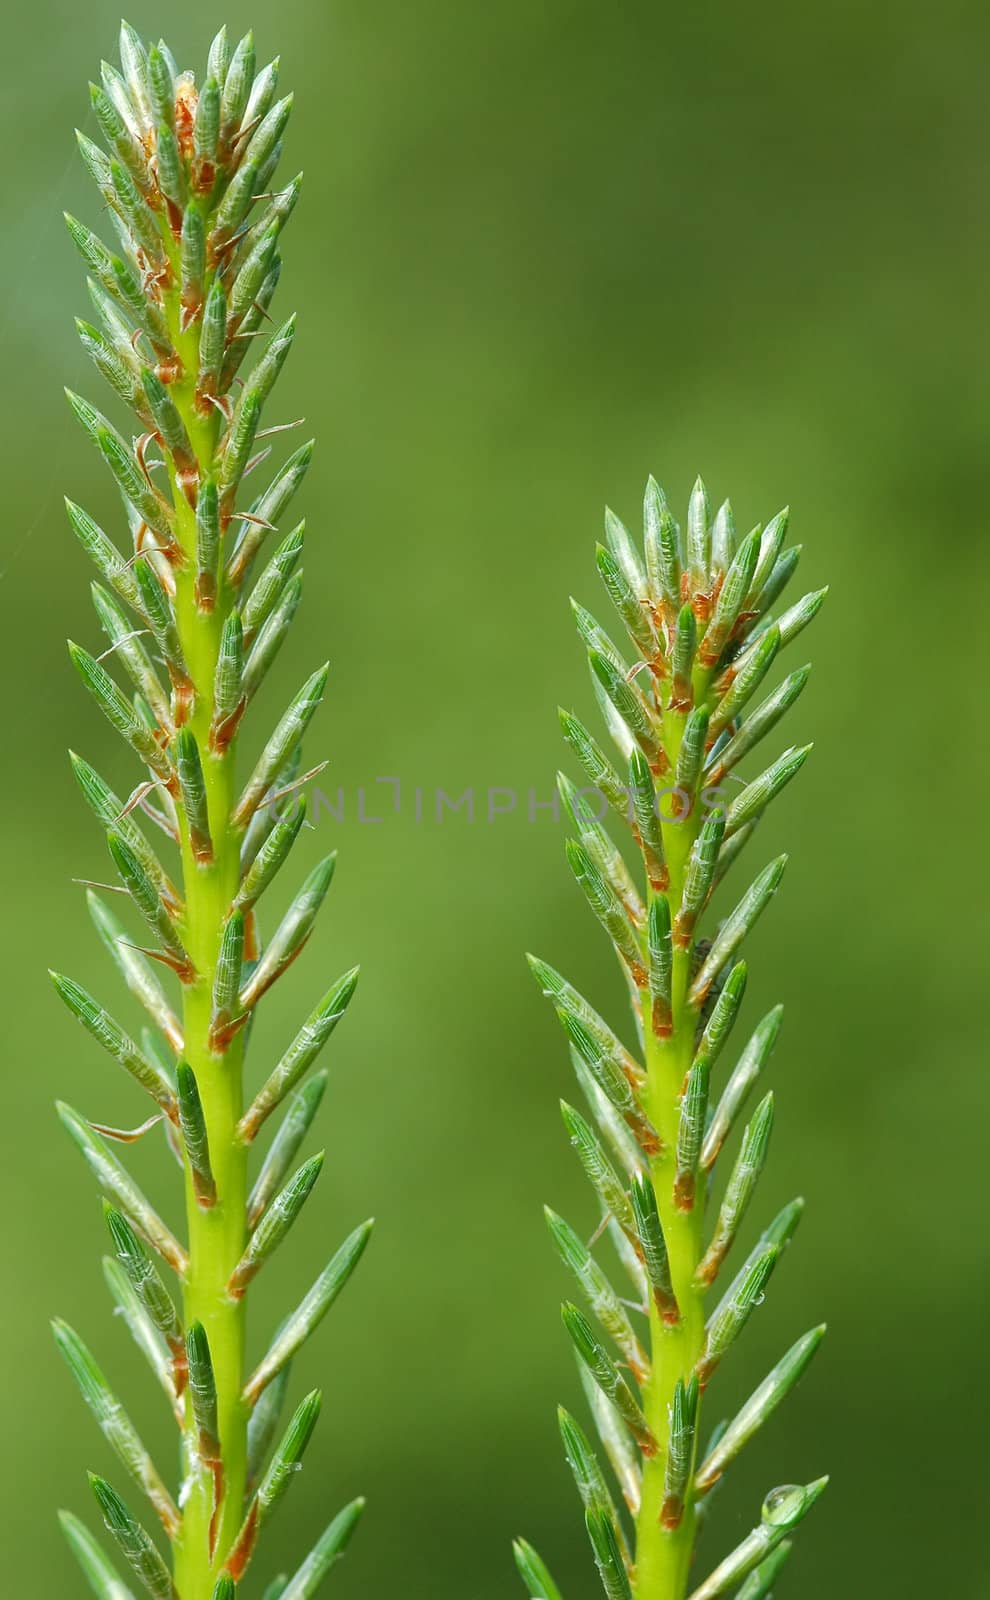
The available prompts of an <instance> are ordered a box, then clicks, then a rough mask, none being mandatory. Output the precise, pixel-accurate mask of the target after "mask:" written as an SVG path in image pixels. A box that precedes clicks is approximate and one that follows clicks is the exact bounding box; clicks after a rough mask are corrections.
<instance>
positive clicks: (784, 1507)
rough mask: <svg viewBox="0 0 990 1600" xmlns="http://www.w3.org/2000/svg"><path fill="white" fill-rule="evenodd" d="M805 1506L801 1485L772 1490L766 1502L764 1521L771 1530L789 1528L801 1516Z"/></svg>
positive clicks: (789, 1485) (794, 1484)
mask: <svg viewBox="0 0 990 1600" xmlns="http://www.w3.org/2000/svg"><path fill="white" fill-rule="evenodd" d="M803 1504H804V1490H803V1489H802V1488H801V1486H800V1484H796V1483H785V1484H782V1485H781V1487H780V1488H779V1489H771V1490H770V1493H769V1494H768V1495H767V1497H766V1499H765V1500H764V1502H763V1511H762V1517H763V1521H764V1523H766V1524H767V1526H768V1527H771V1528H787V1527H789V1526H790V1525H791V1523H793V1522H794V1521H795V1519H796V1518H797V1517H798V1516H799V1515H800V1513H801V1507H802V1506H803Z"/></svg>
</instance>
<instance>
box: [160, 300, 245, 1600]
mask: <svg viewBox="0 0 990 1600" xmlns="http://www.w3.org/2000/svg"><path fill="white" fill-rule="evenodd" d="M170 312H171V317H170V320H172V319H173V318H174V319H175V320H174V337H175V343H176V348H177V349H178V350H179V353H180V356H181V357H182V360H183V364H184V369H185V372H184V376H183V377H182V378H181V379H180V380H179V381H178V382H176V383H175V384H174V385H173V388H172V395H173V398H174V400H175V403H176V406H177V407H178V409H179V412H180V415H181V416H182V418H183V421H184V422H185V425H186V428H187V431H188V433H189V437H190V439H191V440H192V443H193V446H194V448H195V450H196V454H197V458H198V460H199V464H200V468H201V470H203V471H206V472H210V471H212V470H213V467H214V454H215V448H216V436H217V425H216V422H215V421H214V420H213V419H207V420H205V421H204V419H203V418H202V417H200V416H198V415H197V413H196V411H195V408H194V405H193V396H194V393H195V381H196V374H197V372H198V334H197V332H196V330H195V329H194V330H192V331H191V332H189V333H187V334H182V333H181V332H180V330H179V328H178V323H177V318H178V307H177V306H173V307H170ZM173 504H174V507H175V517H176V532H177V536H178V538H179V542H180V544H181V545H182V548H183V550H184V552H185V555H186V558H187V559H186V564H185V566H183V567H182V568H181V570H180V571H179V572H178V573H177V576H176V595H175V615H176V623H177V627H178V631H179V637H180V641H181V643H182V648H183V653H184V655H185V660H186V664H187V666H188V668H189V674H190V677H191V678H192V681H193V685H194V688H195V699H194V704H193V709H192V715H191V717H190V723H189V725H190V727H191V729H192V732H193V734H194V735H195V738H196V743H197V745H198V748H199V752H200V759H201V761H202V766H203V776H204V782H205V785H206V794H207V805H208V810H209V820H210V835H211V838H212V840H213V860H212V861H211V862H209V863H206V864H203V863H202V862H197V860H196V859H195V857H194V855H193V852H192V849H191V848H190V843H189V838H188V834H187V831H186V828H185V823H184V819H182V822H181V828H182V867H183V882H184V892H185V904H186V911H185V925H184V934H185V941H186V947H187V949H188V951H189V954H190V956H191V958H192V961H193V964H194V966H195V968H196V973H197V977H196V981H195V982H194V983H193V984H190V985H188V986H187V987H186V990H185V994H184V1009H183V1032H184V1037H185V1052H184V1054H185V1059H186V1061H187V1062H188V1064H189V1066H190V1067H191V1068H192V1069H193V1072H194V1073H195V1075H196V1080H197V1083H198V1086H199V1091H200V1097H201V1100H202V1104H203V1112H204V1115H205V1119H206V1127H207V1133H208V1137H209V1148H210V1161H211V1165H212V1169H213V1176H214V1179H215V1182H216V1190H217V1199H216V1204H215V1205H214V1206H212V1207H210V1208H209V1209H206V1210H204V1209H203V1208H202V1207H201V1206H200V1205H199V1204H198V1202H197V1200H196V1196H195V1193H194V1190H193V1185H192V1179H191V1175H190V1173H189V1171H188V1165H187V1171H186V1212H187V1217H188V1228H189V1267H188V1271H187V1274H186V1279H185V1283H184V1286H183V1290H184V1311H185V1320H186V1326H187V1327H188V1326H189V1325H190V1324H191V1323H193V1322H200V1323H202V1325H203V1327H204V1329H205V1330H206V1336H207V1340H208V1342H209V1347H210V1354H211V1357H212V1361H213V1369H214V1376H215V1380H216V1387H217V1407H218V1420H219V1435H220V1453H221V1456H222V1460H223V1499H222V1502H221V1504H220V1507H219V1511H217V1508H216V1506H215V1492H216V1485H215V1483H214V1478H213V1474H212V1472H211V1470H210V1469H209V1467H207V1466H204V1465H203V1463H202V1462H200V1460H199V1458H198V1454H197V1451H196V1448H195V1438H196V1435H195V1427H194V1422H193V1417H192V1408H191V1404H187V1412H186V1426H185V1438H184V1443H183V1455H184V1472H185V1473H186V1475H187V1481H186V1491H187V1492H186V1494H185V1497H184V1500H183V1506H182V1513H183V1514H182V1525H181V1527H180V1530H179V1533H178V1537H177V1539H176V1543H175V1580H176V1586H177V1588H178V1591H179V1593H180V1594H181V1595H182V1597H183V1600H210V1596H211V1595H212V1593H213V1587H214V1583H215V1580H216V1577H217V1575H218V1573H219V1572H220V1570H221V1568H222V1566H223V1563H224V1560H225V1559H226V1556H227V1555H228V1554H229V1551H230V1548H231V1546H232V1544H233V1541H234V1538H235V1536H236V1534H237V1530H238V1527H239V1526H240V1522H241V1517H242V1513H243V1504H244V1491H245V1482H246V1476H247V1415H248V1413H247V1407H246V1406H245V1404H244V1401H243V1399H242V1390H243V1384H244V1340H245V1301H244V1300H243V1299H239V1300H233V1299H231V1298H230V1296H228V1294H227V1292H226V1285H227V1282H228V1281H229V1279H230V1275H231V1273H232V1272H233V1270H234V1267H235V1266H236V1265H237V1262H238V1261H239V1260H240V1258H241V1255H242V1254H243V1251H244V1246H245V1243H246V1240H247V1223H246V1200H247V1147H246V1146H245V1145H244V1144H243V1143H242V1141H241V1140H240V1139H238V1137H237V1134H236V1128H237V1122H238V1119H239V1117H240V1115H241V1112H242V1110H243V1082H242V1058H243V1044H242V1039H241V1036H240V1035H238V1036H237V1037H236V1038H235V1039H234V1040H233V1041H232V1042H231V1043H230V1044H229V1045H228V1047H227V1049H226V1051H225V1052H224V1053H223V1054H222V1055H216V1054H214V1052H213V1051H212V1049H211V1048H210V1044H209V1029H210V1019H211V1009H212V991H213V980H214V975H215V972H216V965H217V957H218V954H219V950H220V940H221V935H222V931H223V926H224V923H225V921H226V918H227V915H228V913H229V910H230V904H231V901H232V899H233V897H234V894H235V893H236V891H237V886H238V882H239V878H240V869H239V857H240V836H239V834H238V832H237V830H235V829H234V828H233V827H232V825H231V820H230V819H231V815H232V812H233V809H234V804H235V800H236V790H235V747H236V741H234V742H232V744H231V746H230V747H229V749H228V750H227V751H226V752H225V753H224V754H223V755H221V756H217V755H215V754H213V753H212V752H211V751H210V749H209V729H210V723H211V720H212V716H213V690H214V678H215V674H216V665H217V657H218V654H219V648H220V636H221V632H222V629H223V622H224V618H225V615H226V613H227V611H228V610H229V606H230V599H229V596H227V595H226V594H225V593H224V592H223V589H222V586H221V593H220V594H219V595H218V597H217V604H216V606H215V608H214V609H213V610H210V611H203V610H201V609H200V608H199V607H198V606H197V604H196V598H195V593H194V580H195V541H196V528H195V517H194V514H193V512H192V509H191V508H190V506H189V504H188V502H187V501H186V499H185V496H184V495H183V493H182V490H181V488H180V487H179V486H178V484H177V483H176V482H175V481H174V478H173ZM211 1545H212V1548H211Z"/></svg>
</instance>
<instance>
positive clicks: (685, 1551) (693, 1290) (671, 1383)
mask: <svg viewBox="0 0 990 1600" xmlns="http://www.w3.org/2000/svg"><path fill="white" fill-rule="evenodd" d="M675 720H676V721H677V723H678V724H679V725H678V726H677V727H672V728H668V730H667V732H668V739H667V748H668V753H669V754H670V757H671V762H672V764H673V762H675V761H676V756H677V748H678V744H679V739H680V732H681V727H682V724H680V719H671V722H672V723H673V722H674V721H675ZM671 735H672V736H671ZM698 811H699V808H698V805H697V803H696V804H695V807H694V812H693V814H692V815H691V816H690V817H689V818H687V819H685V820H684V821H681V822H672V823H670V824H666V823H664V826H663V834H664V845H665V849H666V853H667V861H668V866H669V869H670V888H669V890H668V898H669V900H670V910H671V919H672V920H673V918H675V917H676V915H677V911H678V908H679V906H680V903H681V895H682V893H683V886H684V870H685V866H686V863H687V859H688V856H689V854H690V851H691V846H692V845H693V843H694V841H695V839H696V837H697V833H698V827H699V824H700V821H701V818H700V816H699V814H698ZM687 980H688V952H687V951H675V954H674V973H673V994H672V1002H673V1004H672V1011H673V1031H672V1034H671V1037H670V1038H669V1039H657V1038H656V1037H655V1036H654V1034H653V1031H652V1027H651V1018H650V1006H649V1002H648V1001H647V1003H646V1004H645V1005H644V1008H643V1012H644V1014H643V1032H644V1037H645V1039H646V1068H647V1075H648V1082H647V1086H646V1091H645V1093H646V1111H647V1115H648V1116H649V1118H650V1120H651V1121H652V1123H653V1125H654V1127H655V1128H656V1130H657V1132H658V1134H659V1135H660V1138H661V1140H662V1141H663V1149H662V1151H661V1153H660V1155H659V1156H658V1157H657V1158H656V1159H655V1160H654V1161H653V1162H651V1176H652V1179H653V1186H654V1190H655V1193H656V1197H657V1207H658V1210H659V1213H660V1220H661V1223H662V1225H663V1231H664V1237H665V1239H666V1241H667V1252H668V1257H669V1261H670V1273H671V1280H672V1283H673V1287H674V1293H675V1295H676V1298H677V1303H678V1306H679V1307H680V1313H681V1314H680V1319H679V1321H678V1322H677V1324H676V1325H675V1326H673V1327H670V1326H668V1325H667V1324H665V1323H664V1322H663V1320H662V1319H661V1317H660V1315H659V1313H658V1312H657V1310H656V1307H655V1306H652V1305H651V1309H650V1345H651V1370H650V1375H649V1377H648V1379H647V1381H646V1384H645V1386H644V1389H643V1409H644V1411H645V1414H646V1419H647V1421H648V1423H649V1425H650V1429H651V1431H652V1433H653V1435H654V1438H655V1439H656V1440H657V1442H658V1444H659V1449H658V1451H657V1453H656V1455H654V1456H651V1457H649V1458H648V1459H646V1460H645V1461H644V1463H643V1486H642V1499H641V1503H640V1510H639V1515H638V1518H637V1523H636V1572H635V1578H634V1587H635V1593H636V1597H637V1600H684V1596H685V1595H686V1594H687V1590H688V1582H689V1572H690V1565H691V1558H692V1554H693V1551H694V1537H695V1511H694V1506H693V1503H692V1500H691V1497H690V1495H689V1496H688V1498H687V1502H686V1504H685V1508H684V1514H683V1517H682V1519H681V1522H680V1525H679V1526H678V1527H677V1528H675V1529H668V1528H664V1527H663V1526H662V1524H661V1520H660V1518H661V1509H662V1506H663V1499H664V1470H665V1467H666V1462H667V1453H668V1445H669V1433H670V1408H671V1406H672V1404H673V1399H674V1390H675V1388H676V1386H677V1382H678V1380H679V1379H680V1380H682V1381H683V1382H684V1383H685V1384H686V1383H687V1382H688V1380H689V1379H690V1377H691V1373H692V1372H693V1370H694V1367H695V1365H696V1363H697V1361H698V1359H699V1357H700V1356H701V1353H702V1348H703V1345H704V1333H705V1313H704V1303H703V1294H702V1291H701V1290H699V1289H698V1287H697V1286H696V1284H695V1282H694V1275H695V1272H696V1270H697V1266H698V1262H699V1260H700V1259H701V1253H702V1243H701V1232H702V1221H703V1213H704V1193H703V1189H702V1188H701V1186H700V1185H699V1192H698V1193H697V1194H696V1196H695V1200H694V1205H693V1207H692V1209H691V1210H690V1211H681V1210H679V1209H678V1208H677V1207H676V1206H675V1204H674V1197H673V1196H674V1170H675V1151H676V1146H677V1125H678V1118H679V1114H680V1098H681V1093H682V1091H683V1088H684V1082H685V1079H686V1077H687V1074H688V1071H689V1069H690V1066H691V1060H692V1056H693V1052H694V1035H695V1028H696V1025H697V1013H696V1012H695V1011H693V1010H692V1009H691V1008H690V1007H689V1006H688V1005H687V1002H686V994H687V986H688V983H687ZM699 1409H700V1408H699Z"/></svg>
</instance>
